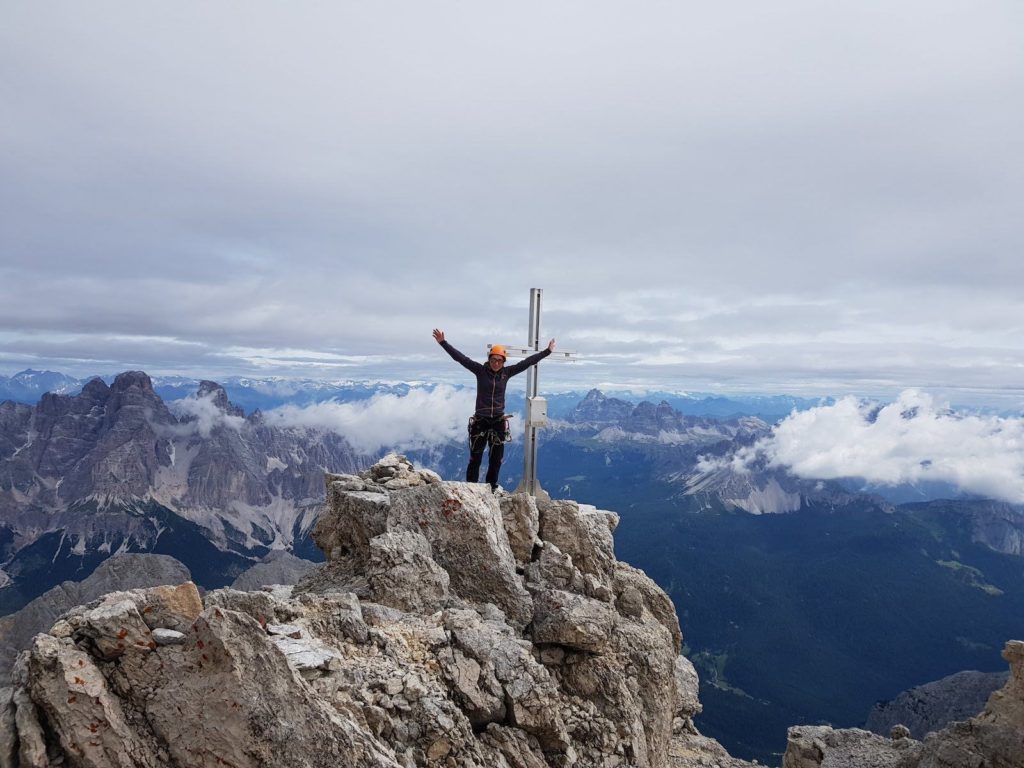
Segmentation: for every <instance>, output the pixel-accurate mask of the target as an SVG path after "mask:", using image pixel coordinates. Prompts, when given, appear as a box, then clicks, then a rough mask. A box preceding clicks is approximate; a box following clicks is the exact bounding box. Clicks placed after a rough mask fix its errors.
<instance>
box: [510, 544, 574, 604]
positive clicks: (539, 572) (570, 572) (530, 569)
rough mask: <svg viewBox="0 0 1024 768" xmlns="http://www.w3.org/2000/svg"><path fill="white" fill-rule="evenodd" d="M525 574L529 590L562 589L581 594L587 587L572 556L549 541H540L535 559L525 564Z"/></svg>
mask: <svg viewBox="0 0 1024 768" xmlns="http://www.w3.org/2000/svg"><path fill="white" fill-rule="evenodd" d="M525 576H526V586H527V589H530V590H539V589H562V590H566V591H568V592H575V593H576V594H579V595H582V594H584V593H585V592H586V588H587V582H586V580H585V579H584V578H583V573H582V572H581V571H580V570H579V569H578V568H577V567H576V566H575V565H573V562H572V558H571V557H569V555H567V554H565V553H564V552H562V550H560V549H559V548H558V547H557V546H556V545H555V544H553V543H550V542H542V543H541V545H540V546H539V547H538V548H537V555H536V559H535V560H534V561H533V562H531V563H530V564H529V565H527V566H526V568H525Z"/></svg>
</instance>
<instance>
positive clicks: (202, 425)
mask: <svg viewBox="0 0 1024 768" xmlns="http://www.w3.org/2000/svg"><path fill="white" fill-rule="evenodd" d="M215 397H216V395H215V394H213V393H211V394H209V395H204V396H201V397H200V396H198V395H189V396H188V397H185V398H182V399H181V400H172V401H170V402H168V403H167V407H168V408H169V409H170V410H171V413H173V414H174V415H175V416H177V417H178V418H179V419H180V420H181V423H180V424H179V425H178V427H179V431H180V433H181V434H194V433H196V432H198V433H199V436H200V437H202V438H203V439H206V438H208V437H209V436H210V433H211V432H213V430H214V429H216V428H217V427H227V428H229V429H233V430H235V431H236V432H237V431H238V430H240V429H241V428H242V427H243V426H244V425H245V419H244V418H242V417H241V416H234V415H232V414H230V413H225V412H224V411H222V410H221V409H220V408H219V407H218V406H217V404H216V403H215V402H214V398H215Z"/></svg>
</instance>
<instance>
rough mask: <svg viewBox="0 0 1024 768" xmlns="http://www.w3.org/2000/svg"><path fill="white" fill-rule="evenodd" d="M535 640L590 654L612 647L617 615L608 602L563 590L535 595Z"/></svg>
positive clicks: (551, 590) (547, 591)
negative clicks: (611, 640)
mask: <svg viewBox="0 0 1024 768" xmlns="http://www.w3.org/2000/svg"><path fill="white" fill-rule="evenodd" d="M533 605H534V614H533V641H534V642H535V643H554V644H556V645H562V646H565V647H567V648H572V649H574V650H579V651H587V652H589V653H602V652H604V650H605V649H606V648H607V647H608V643H609V642H610V639H611V638H610V635H611V631H612V627H613V626H614V625H615V618H614V613H613V612H612V610H611V609H610V608H609V607H608V605H607V604H606V603H602V602H600V601H598V600H593V599H591V598H588V597H584V596H582V595H577V594H573V593H572V592H564V591H561V590H554V589H550V590H545V591H543V592H539V593H537V594H536V595H535V596H534V601H533Z"/></svg>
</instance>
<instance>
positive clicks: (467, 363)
mask: <svg viewBox="0 0 1024 768" xmlns="http://www.w3.org/2000/svg"><path fill="white" fill-rule="evenodd" d="M434 339H435V340H436V341H437V343H438V344H440V345H441V346H442V347H443V348H444V351H445V352H447V353H448V354H449V355H451V356H452V359H453V360H454V361H455V362H457V363H458V364H459V365H461V366H462V367H463V368H465V369H466V370H468V371H469V372H470V373H472V374H473V375H474V376H476V411H475V412H474V413H473V416H472V417H471V418H470V420H469V466H468V467H466V482H467V483H475V482H478V481H479V479H480V464H481V462H482V461H483V459H484V448H485V447H487V446H488V445H489V446H490V452H489V453H488V455H487V478H486V479H487V482H488V483H490V486H491V490H492V491H493V490H497V488H498V473H499V472H500V471H501V460H502V458H504V456H505V385H506V384H508V380H509V379H510V378H512V377H513V376H515V375H516V374H518V373H522V372H523V371H525V370H526V369H527V368H529V367H530V366H531V365H536V364H537V363H539V362H540V361H541V360H543V359H544V358H545V357H547V356H548V355H550V354H551V353H552V352H554V350H555V340H554V339H552V340H551V341H549V342H548V348H547V349H544V350H541V351H540V352H538V353H536V354H534V355H530V356H529V357H528V358H526V359H525V360H523V361H522V362H519V363H516V364H515V365H509V366H506V365H505V359H506V357H507V355H506V354H505V348H504V347H503V346H501V345H500V344H495V345H494V346H493V347H491V352H490V355H488V357H487V363H486V364H485V363H478V362H476V360H470V359H469V358H468V357H466V356H465V355H464V354H462V353H461V352H459V350H457V349H456V348H455V347H453V346H452V345H451V344H449V343H448V342H447V341H445V338H444V331H441V330H438V329H437V328H435V329H434Z"/></svg>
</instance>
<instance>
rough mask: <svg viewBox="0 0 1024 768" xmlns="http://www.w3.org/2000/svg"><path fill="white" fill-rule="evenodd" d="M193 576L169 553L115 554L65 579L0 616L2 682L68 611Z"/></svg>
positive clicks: (0, 677) (177, 582)
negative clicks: (37, 638)
mask: <svg viewBox="0 0 1024 768" xmlns="http://www.w3.org/2000/svg"><path fill="white" fill-rule="evenodd" d="M190 578H191V575H190V574H189V571H188V568H186V567H185V566H184V565H182V564H181V563H180V562H178V561H177V560H175V559H174V558H173V557H169V556H167V555H149V554H120V555H112V556H111V557H109V558H107V559H106V560H104V561H103V562H102V563H100V564H99V565H98V566H97V567H96V570H95V571H93V572H92V573H91V574H90V575H89V576H88V577H87V578H85V579H83V580H82V581H80V582H74V581H66V582H64V583H63V584H61V585H60V586H57V587H54V588H53V589H51V590H48V591H47V592H45V593H44V594H43V595H41V596H40V597H37V598H36V599H35V600H33V601H32V602H30V603H29V604H28V605H26V606H25V607H24V608H22V609H21V610H20V611H17V612H15V613H13V614H11V615H9V616H3V617H0V685H2V684H3V683H4V682H5V681H7V680H8V679H9V674H10V669H11V665H12V664H13V663H14V658H15V656H17V654H18V652H19V651H23V650H25V649H27V648H28V647H29V645H30V644H31V642H32V638H33V637H34V636H35V635H36V634H38V633H39V632H45V631H47V629H49V628H50V627H52V626H53V624H54V622H55V621H57V619H58V618H59V617H60V616H61V614H63V613H65V612H66V611H69V610H71V609H72V608H74V607H76V606H78V605H81V604H84V603H89V602H92V601H94V600H96V599H97V598H99V597H101V596H102V595H105V594H107V593H108V592H112V591H114V590H127V589H135V588H142V587H155V586H157V585H160V584H180V583H181V582H184V581H188V580H189V579H190Z"/></svg>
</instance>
